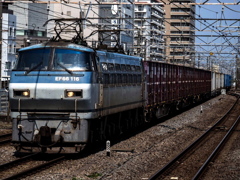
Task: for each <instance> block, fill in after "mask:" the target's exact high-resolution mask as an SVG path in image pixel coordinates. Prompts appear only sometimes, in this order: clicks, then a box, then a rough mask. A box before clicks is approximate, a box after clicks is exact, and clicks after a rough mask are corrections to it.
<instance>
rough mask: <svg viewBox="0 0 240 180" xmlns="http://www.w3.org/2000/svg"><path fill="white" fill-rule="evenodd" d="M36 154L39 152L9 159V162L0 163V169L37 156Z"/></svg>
mask: <svg viewBox="0 0 240 180" xmlns="http://www.w3.org/2000/svg"><path fill="white" fill-rule="evenodd" d="M38 154H39V153H35V154H30V155H28V156H24V157H22V158H19V159H17V160H14V161H10V162H8V163H5V164H1V165H0V171H2V170H3V169H6V168H7V167H9V166H12V165H14V164H17V163H20V162H23V161H26V160H29V159H31V158H33V157H35V156H37V155H38Z"/></svg>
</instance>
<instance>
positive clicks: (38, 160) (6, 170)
mask: <svg viewBox="0 0 240 180" xmlns="http://www.w3.org/2000/svg"><path fill="white" fill-rule="evenodd" d="M64 159H65V156H51V155H48V156H47V155H46V154H41V153H35V154H31V155H28V156H24V157H22V158H19V159H17V160H15V161H11V162H8V163H6V164H2V165H0V174H1V175H0V179H1V180H10V179H14V180H15V179H21V178H22V177H24V176H29V175H31V174H34V173H36V172H39V171H41V170H44V169H46V168H47V167H49V166H51V165H53V164H55V163H57V162H59V161H61V160H64Z"/></svg>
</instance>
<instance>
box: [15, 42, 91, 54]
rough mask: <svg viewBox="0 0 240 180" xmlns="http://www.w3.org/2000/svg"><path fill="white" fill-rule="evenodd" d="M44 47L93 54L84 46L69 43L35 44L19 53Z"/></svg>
mask: <svg viewBox="0 0 240 180" xmlns="http://www.w3.org/2000/svg"><path fill="white" fill-rule="evenodd" d="M46 47H56V48H70V49H76V50H81V51H87V52H94V50H93V49H91V48H88V47H86V46H82V45H78V44H74V43H69V42H46V43H42V44H35V45H32V46H28V47H24V48H21V49H20V50H19V51H25V50H30V49H39V48H46Z"/></svg>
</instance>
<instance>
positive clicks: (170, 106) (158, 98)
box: [143, 61, 211, 119]
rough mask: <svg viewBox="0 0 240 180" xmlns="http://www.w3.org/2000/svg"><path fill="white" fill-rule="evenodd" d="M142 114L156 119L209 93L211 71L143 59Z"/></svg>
mask: <svg viewBox="0 0 240 180" xmlns="http://www.w3.org/2000/svg"><path fill="white" fill-rule="evenodd" d="M143 65H144V70H145V76H146V87H145V97H146V104H145V113H146V115H147V117H149V119H150V118H160V117H162V116H165V115H167V114H168V113H169V111H170V110H180V109H182V108H184V107H186V106H188V105H190V104H192V103H195V102H198V101H200V100H203V99H204V98H209V97H210V95H211V72H210V71H206V70H202V69H196V68H191V67H185V66H179V65H173V64H167V63H162V62H154V61H144V62H143Z"/></svg>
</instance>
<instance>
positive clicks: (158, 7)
mask: <svg viewBox="0 0 240 180" xmlns="http://www.w3.org/2000/svg"><path fill="white" fill-rule="evenodd" d="M152 8H153V9H156V10H157V11H159V12H161V13H162V14H165V11H164V10H163V9H162V7H161V6H158V5H154V6H152Z"/></svg>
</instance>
